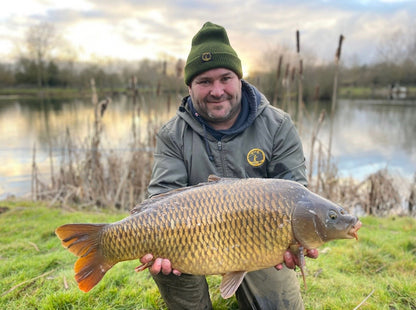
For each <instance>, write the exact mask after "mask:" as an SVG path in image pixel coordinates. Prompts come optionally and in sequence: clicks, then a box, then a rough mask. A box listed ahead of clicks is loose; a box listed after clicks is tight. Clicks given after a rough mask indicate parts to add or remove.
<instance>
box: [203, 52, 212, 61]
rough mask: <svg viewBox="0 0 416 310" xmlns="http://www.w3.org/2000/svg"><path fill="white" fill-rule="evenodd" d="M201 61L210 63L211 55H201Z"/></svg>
mask: <svg viewBox="0 0 416 310" xmlns="http://www.w3.org/2000/svg"><path fill="white" fill-rule="evenodd" d="M201 59H202V61H210V60H211V59H212V54H211V53H210V52H205V53H202V55H201Z"/></svg>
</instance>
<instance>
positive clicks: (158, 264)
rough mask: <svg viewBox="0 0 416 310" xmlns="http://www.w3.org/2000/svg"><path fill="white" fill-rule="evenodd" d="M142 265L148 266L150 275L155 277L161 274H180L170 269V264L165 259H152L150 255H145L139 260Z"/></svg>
mask: <svg viewBox="0 0 416 310" xmlns="http://www.w3.org/2000/svg"><path fill="white" fill-rule="evenodd" d="M140 261H141V263H142V264H143V265H150V266H149V271H150V273H151V274H153V275H156V274H158V273H160V272H162V273H163V274H164V275H168V274H170V273H173V274H174V275H177V276H180V275H181V272H180V271H179V270H176V269H173V268H172V263H171V262H170V260H169V259H167V258H160V257H158V258H156V259H154V258H153V255H152V254H150V253H149V254H146V255H145V256H143V257H142V258H141V259H140ZM152 262H153V263H152Z"/></svg>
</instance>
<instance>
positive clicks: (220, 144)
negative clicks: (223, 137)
mask: <svg viewBox="0 0 416 310" xmlns="http://www.w3.org/2000/svg"><path fill="white" fill-rule="evenodd" d="M217 145H218V151H221V150H222V143H221V141H218V143H217Z"/></svg>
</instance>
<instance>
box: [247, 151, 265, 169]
mask: <svg viewBox="0 0 416 310" xmlns="http://www.w3.org/2000/svg"><path fill="white" fill-rule="evenodd" d="M265 160H266V155H265V154H264V152H263V150H261V149H251V150H250V151H249V152H248V153H247V161H248V163H249V164H250V165H251V166H253V167H259V166H261V165H262V164H263V163H264V161H265Z"/></svg>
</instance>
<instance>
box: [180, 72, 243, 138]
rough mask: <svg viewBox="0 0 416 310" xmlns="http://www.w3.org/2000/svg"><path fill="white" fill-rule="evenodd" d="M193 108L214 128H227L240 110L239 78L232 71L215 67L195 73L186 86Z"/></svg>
mask: <svg viewBox="0 0 416 310" xmlns="http://www.w3.org/2000/svg"><path fill="white" fill-rule="evenodd" d="M188 90H189V95H190V96H191V99H192V102H193V104H194V107H195V110H196V111H197V112H198V113H199V115H201V116H202V117H203V118H204V119H205V120H206V121H207V122H208V123H209V124H210V125H211V126H212V127H213V128H214V129H217V130H221V129H228V128H230V127H231V126H232V125H233V124H234V122H235V121H236V119H237V117H238V114H239V113H240V110H241V80H240V79H239V78H238V76H237V74H235V73H234V72H233V71H231V70H229V69H225V68H217V69H211V70H208V71H205V72H203V73H201V74H199V75H197V76H196V77H195V78H194V79H193V80H192V82H191V85H190V86H189V87H188Z"/></svg>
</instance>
